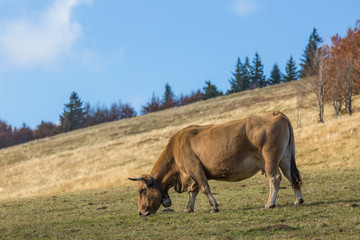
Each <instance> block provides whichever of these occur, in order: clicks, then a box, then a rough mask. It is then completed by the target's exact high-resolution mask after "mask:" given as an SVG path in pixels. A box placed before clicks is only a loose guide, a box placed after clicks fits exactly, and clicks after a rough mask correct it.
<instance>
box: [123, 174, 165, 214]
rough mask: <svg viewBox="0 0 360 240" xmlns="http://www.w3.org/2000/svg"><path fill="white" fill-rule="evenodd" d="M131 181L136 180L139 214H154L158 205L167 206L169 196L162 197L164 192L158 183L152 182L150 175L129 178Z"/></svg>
mask: <svg viewBox="0 0 360 240" xmlns="http://www.w3.org/2000/svg"><path fill="white" fill-rule="evenodd" d="M129 180H132V181H138V204H139V214H140V216H144V217H145V216H148V215H151V214H155V213H156V211H157V210H158V209H159V207H160V205H161V204H163V206H164V207H169V206H170V205H171V200H170V198H169V196H167V195H166V196H167V197H165V198H164V196H163V195H164V192H163V191H162V190H161V188H160V186H159V184H158V183H157V182H156V180H155V182H154V179H153V178H152V176H151V175H142V176H141V177H139V178H129Z"/></svg>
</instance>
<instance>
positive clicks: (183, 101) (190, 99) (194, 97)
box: [178, 89, 204, 106]
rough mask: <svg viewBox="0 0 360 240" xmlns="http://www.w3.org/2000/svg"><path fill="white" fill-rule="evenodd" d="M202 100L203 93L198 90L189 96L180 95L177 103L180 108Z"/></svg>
mask: <svg viewBox="0 0 360 240" xmlns="http://www.w3.org/2000/svg"><path fill="white" fill-rule="evenodd" d="M203 99H204V93H203V92H202V91H201V90H200V89H198V90H197V91H191V93H190V94H187V95H183V94H182V95H181V96H180V98H179V100H178V102H179V105H180V106H184V105H187V104H190V103H194V102H198V101H201V100H203Z"/></svg>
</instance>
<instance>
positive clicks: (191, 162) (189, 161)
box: [184, 153, 219, 212]
mask: <svg viewBox="0 0 360 240" xmlns="http://www.w3.org/2000/svg"><path fill="white" fill-rule="evenodd" d="M184 160H185V162H186V164H185V168H186V172H187V173H188V174H189V175H190V177H191V179H192V180H193V181H194V183H195V184H196V185H197V186H198V187H199V188H200V190H201V192H203V193H204V194H205V196H206V197H207V198H208V200H209V204H210V206H211V212H218V211H219V209H218V206H219V205H218V204H217V202H216V200H215V198H214V197H213V195H212V194H211V191H210V187H209V184H208V181H207V178H206V175H205V172H204V169H203V166H202V164H201V162H200V160H199V158H198V157H197V156H196V155H195V154H193V153H189V154H186V155H185V156H184Z"/></svg>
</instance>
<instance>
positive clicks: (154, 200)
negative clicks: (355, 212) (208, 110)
mask: <svg viewBox="0 0 360 240" xmlns="http://www.w3.org/2000/svg"><path fill="white" fill-rule="evenodd" d="M279 167H280V169H281V171H282V173H283V174H284V175H285V177H286V178H287V179H288V180H289V181H290V183H291V184H292V187H293V189H294V194H295V205H300V204H302V203H303V197H302V193H301V177H300V174H299V171H298V169H297V167H296V164H295V141H294V133H293V129H292V126H291V123H290V121H289V119H288V118H287V117H286V116H285V115H284V114H283V113H281V112H278V111H276V112H266V113H263V114H261V115H250V116H248V117H246V118H244V119H241V120H236V121H231V122H227V123H224V124H219V125H208V126H189V127H186V128H184V129H182V130H180V131H178V132H177V133H175V134H174V135H173V136H172V137H171V138H170V140H169V143H168V144H167V146H166V148H165V150H164V151H163V152H162V154H161V156H160V157H159V159H158V160H157V162H156V163H155V165H154V167H153V169H152V171H151V174H149V175H147V174H144V175H142V176H141V177H139V178H129V179H130V180H133V181H139V182H138V197H139V199H138V204H139V214H140V215H142V216H147V215H150V214H155V213H156V211H157V210H158V209H159V207H160V204H163V206H164V207H169V206H170V205H171V200H170V197H169V195H168V191H169V189H170V188H171V187H174V188H175V191H177V192H179V193H181V192H185V191H188V192H189V198H190V199H189V203H188V204H187V206H186V208H185V210H184V211H185V212H192V211H194V205H195V198H196V195H197V194H198V192H199V189H200V190H201V191H202V192H203V193H204V194H205V195H206V197H207V198H208V199H209V203H210V206H211V211H212V212H217V211H219V210H218V204H217V203H216V200H215V199H214V197H213V195H212V194H211V191H210V187H209V184H208V180H209V179H214V180H222V181H230V182H235V181H241V180H243V179H246V178H249V177H251V176H253V175H255V174H256V173H257V172H259V171H260V170H261V172H262V173H265V174H266V176H267V178H268V180H269V184H270V194H269V198H268V201H267V203H266V205H265V208H273V207H275V200H276V196H277V193H278V190H279V185H280V181H281V174H280V171H279Z"/></svg>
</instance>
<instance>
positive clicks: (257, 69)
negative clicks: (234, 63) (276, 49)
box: [251, 52, 267, 88]
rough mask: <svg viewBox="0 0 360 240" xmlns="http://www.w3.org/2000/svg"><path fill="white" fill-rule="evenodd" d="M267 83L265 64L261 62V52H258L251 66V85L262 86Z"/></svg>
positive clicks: (254, 86) (253, 86)
mask: <svg viewBox="0 0 360 240" xmlns="http://www.w3.org/2000/svg"><path fill="white" fill-rule="evenodd" d="M266 85H267V82H266V78H265V75H264V65H263V64H262V63H261V59H260V56H259V54H258V53H257V52H256V53H255V57H254V59H253V65H252V67H251V87H252V88H259V87H260V88H262V87H265V86H266Z"/></svg>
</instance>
